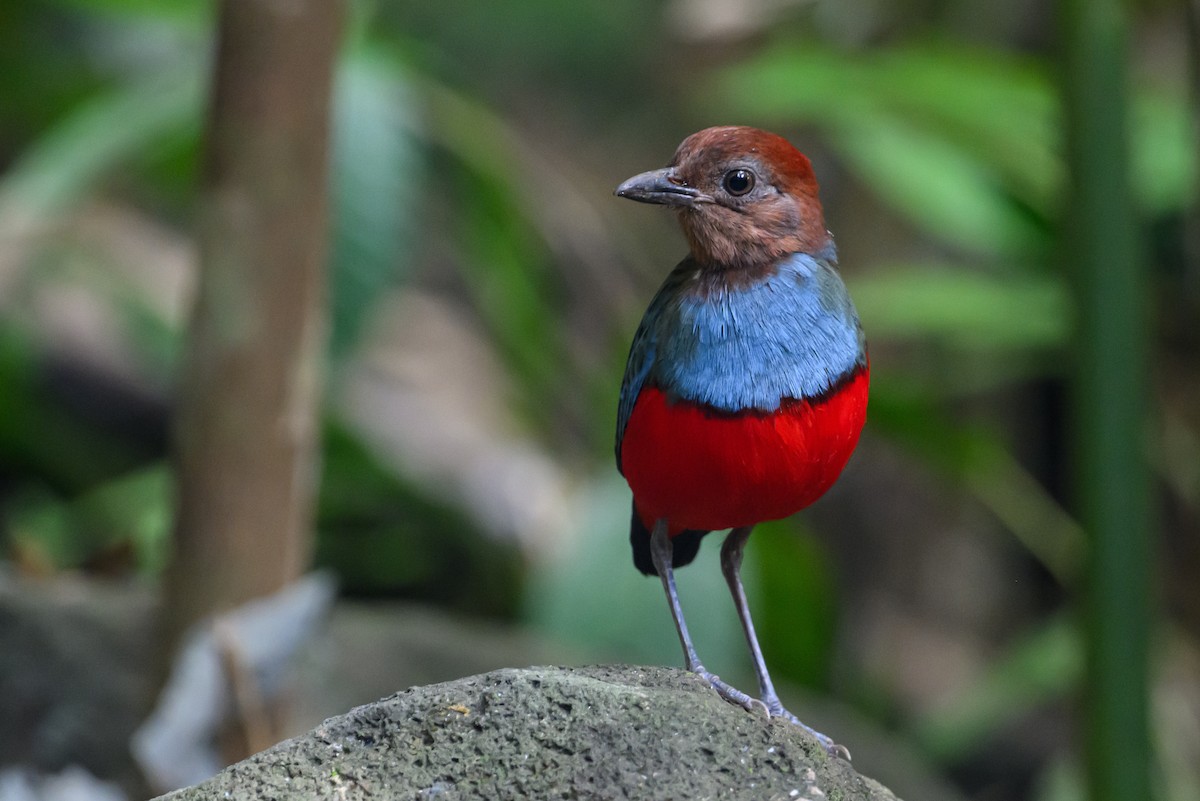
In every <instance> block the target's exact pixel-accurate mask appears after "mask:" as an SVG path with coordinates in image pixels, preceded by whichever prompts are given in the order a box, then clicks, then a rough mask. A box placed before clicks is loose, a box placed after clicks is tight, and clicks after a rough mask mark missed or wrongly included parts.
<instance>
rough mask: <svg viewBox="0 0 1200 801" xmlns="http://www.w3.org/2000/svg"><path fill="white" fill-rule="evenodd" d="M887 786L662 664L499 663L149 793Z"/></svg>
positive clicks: (653, 792)
mask: <svg viewBox="0 0 1200 801" xmlns="http://www.w3.org/2000/svg"><path fill="white" fill-rule="evenodd" d="M724 798H729V799H798V800H800V801H803V800H804V799H808V800H809V801H818V799H820V800H821V801H824V800H825V799H828V801H851V800H852V799H853V800H858V799H862V800H863V801H866V800H867V799H870V800H871V801H882V800H883V799H894V798H895V796H894V795H893V794H892V793H891V792H890V791H888V790H887V789H886V788H884V787H883V786H881V785H880V784H878V783H877V782H875V781H873V780H871V779H868V778H866V777H864V776H861V775H859V774H858V773H857V772H856V771H855V770H854V769H853V767H851V765H850V764H849V763H847V762H844V761H841V760H837V759H833V758H831V757H829V756H828V755H827V754H826V753H825V751H824V750H823V749H822V748H821V747H820V746H819V745H818V744H817V742H816V741H815V740H814V739H813V738H812V737H811V736H810V735H808V733H807V732H804V731H802V730H800V729H798V728H797V727H795V726H793V725H791V724H788V723H786V722H784V721H781V720H778V719H775V720H768V719H766V718H765V716H760V715H756V714H752V713H749V712H746V711H745V710H743V709H741V708H739V707H735V706H733V705H731V704H728V703H726V702H724V701H722V700H720V699H719V698H718V697H717V695H716V694H715V693H713V692H712V690H710V689H709V688H708V686H707V685H706V684H705V683H704V682H703V681H702V680H701V679H699V678H697V677H696V676H694V675H692V674H689V673H686V672H683V671H680V670H672V669H668V668H646V667H629V666H597V667H584V668H558V667H538V668H526V669H522V670H498V671H494V672H492V673H485V674H483V675H480V676H471V677H469V678H465V679H458V680H456V681H450V682H445V683H443V684H434V685H430V686H426V687H414V688H412V689H409V690H405V691H403V692H400V693H397V694H395V695H393V696H390V697H388V698H385V699H383V700H381V701H377V702H375V703H372V704H366V705H365V706H360V707H358V708H357V709H353V710H351V711H350V712H349V713H347V714H345V715H341V716H338V717H335V718H331V719H329V720H327V721H325V722H324V723H322V724H321V725H320V726H318V727H317V728H316V729H314V730H312V731H311V732H309V733H308V734H306V735H304V736H301V737H296V738H294V739H291V740H287V741H285V742H283V743H280V744H279V745H277V746H275V747H273V748H271V749H268V750H267V751H264V752H262V753H260V754H257V755H255V756H253V757H251V758H249V759H247V760H245V761H243V762H240V763H238V764H236V765H232V766H230V767H229V768H226V769H225V770H224V771H222V772H221V773H219V774H218V775H217V776H215V777H213V778H212V779H210V780H208V781H206V782H203V783H202V784H199V785H197V786H195V787H190V788H186V789H183V790H179V791H176V792H174V793H171V794H169V795H167V796H163V799H170V801H200V799H205V800H206V801H207V800H208V799H213V800H214V801H215V800H216V799H230V800H231V801H251V799H264V800H265V799H271V800H272V801H289V800H290V799H297V800H298V799H305V800H306V801H308V800H309V799H337V801H354V800H355V799H364V801H365V800H366V799H398V800H399V799H414V800H419V801H427V800H429V801H432V800H433V799H438V801H460V800H461V801H466V799H489V801H493V800H495V799H689V800H690V799H724Z"/></svg>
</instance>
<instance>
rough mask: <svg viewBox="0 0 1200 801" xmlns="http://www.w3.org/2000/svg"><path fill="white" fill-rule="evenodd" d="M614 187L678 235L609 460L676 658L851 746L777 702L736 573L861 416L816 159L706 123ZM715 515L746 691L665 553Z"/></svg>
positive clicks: (761, 135) (691, 540)
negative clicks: (674, 260)
mask: <svg viewBox="0 0 1200 801" xmlns="http://www.w3.org/2000/svg"><path fill="white" fill-rule="evenodd" d="M615 194H616V195H617V196H618V197H622V198H627V199H629V200H634V201H639V202H642V203H652V204H657V205H660V206H665V207H668V208H671V209H674V210H675V212H676V213H677V215H678V219H679V223H680V226H681V227H682V229H683V233H684V236H685V237H686V239H687V244H688V251H689V252H688V254H687V256H686V257H684V259H683V260H682V261H681V262H680V263H679V264H678V266H676V267H675V269H674V270H672V271H671V272H670V274H669V275H668V276H667V278H666V280H665V281H664V282H663V284H662V286H661V288H660V289H659V290H658V292H657V294H655V295H654V297H653V299H652V300H651V302H650V304H649V307H648V308H647V310H646V312H645V315H644V316H643V317H642V321H641V324H640V325H639V326H638V328H637V332H636V333H635V334H634V337H633V342H632V345H631V346H630V349H629V357H628V360H627V362H626V367H625V373H624V378H623V380H622V383H621V391H620V396H619V403H618V414H617V431H616V461H617V468H618V470H619V471H620V472H621V474H622V475H623V476H624V477H625V480H626V481H627V482H628V484H629V487H630V489H631V490H632V493H633V511H632V519H631V524H630V543H631V545H632V548H633V561H634V565H635V566H636V567H637V569H639V570H640V571H641V572H642V573H644V574H646V575H649V576H654V575H657V576H658V577H659V578H660V579H661V581H662V585H663V589H664V591H665V593H666V596H667V601H668V604H669V606H670V611H671V615H672V618H673V620H674V623H675V630H676V633H677V634H678V636H679V641H680V644H681V645H682V647H683V652H684V661H685V666H686V668H687V669H688V670H689V671H691V672H693V673H696V674H698V675H700V676H701V677H702V678H704V679H705V680H706V681H707V682H708V684H709V685H711V686H712V688H713V689H714V690H716V692H717V693H718V694H719V695H720V696H721V697H722V698H724V699H725V700H727V701H730V702H732V703H735V704H737V705H739V706H742V707H744V708H745V709H747V710H759V711H764V710H765V712H766V713H767V715H768V716H770V717H781V718H784V719H786V720H788V721H791V722H792V723H794V724H796V725H798V726H800V727H802V728H804V729H805V730H807V731H808V732H810V733H811V734H812V735H813V736H815V737H816V738H817V740H818V741H819V742H820V744H821V745H822V746H823V747H824V748H825V750H826V751H828V752H829V753H830V754H831V755H834V756H836V757H840V758H843V759H847V760H848V759H849V758H850V752H849V750H848V749H846V748H845V747H844V746H842V745H839V744H837V743H835V742H834V741H833V740H832V739H831V738H830V737H828V736H826V735H824V734H821V733H820V732H817V731H815V730H813V729H812V728H810V727H809V726H807V725H805V724H804V723H802V722H801V721H800V720H799V719H798V718H797V717H796V716H795V715H794V714H792V713H791V712H789V711H788V710H786V709H785V708H784V706H783V704H782V703H781V702H780V700H779V695H778V693H777V692H776V690H775V687H774V685H773V683H772V681H771V677H770V674H769V672H768V670H767V666H766V662H765V660H764V658H763V653H762V649H761V648H760V647H759V643H758V638H757V636H756V634H755V631H754V623H753V620H752V619H751V615H750V609H749V606H748V605H747V601H746V593H745V590H744V588H743V585H742V581H741V576H740V571H741V564H742V556H743V552H744V548H745V546H746V543H747V540H748V539H749V538H750V534H751V531H752V530H753V528H754V526H755V525H756V524H758V523H761V522H764V521H768V520H777V519H781V518H785V517H788V516H790V515H792V514H794V513H796V512H798V511H799V510H801V509H803V508H805V507H806V506H808V505H810V504H811V503H813V502H814V501H816V500H817V499H818V498H819V497H821V496H822V495H823V494H824V493H825V492H826V490H828V489H829V488H830V486H832V485H833V483H834V482H835V481H836V480H837V478H838V476H839V475H840V474H841V472H842V469H843V468H844V467H845V465H846V463H847V461H848V460H849V459H850V456H851V453H852V452H853V451H854V449H855V446H856V445H857V444H858V440H859V435H860V433H861V431H862V429H863V426H864V424H865V422H866V413H867V396H868V387H869V383H870V378H869V375H870V365H869V360H868V356H867V344H866V338H865V335H864V333H863V329H862V325H861V324H860V322H859V317H858V312H857V310H856V309H855V307H854V303H853V302H852V301H851V299H850V295H849V292H848V291H847V289H846V285H845V283H844V282H843V281H842V278H841V276H840V274H839V272H838V267H837V249H836V247H835V245H834V241H833V236H832V234H830V232H829V231H828V229H827V228H826V227H825V219H824V212H823V210H822V206H821V201H820V198H819V194H818V185H817V180H816V176H815V175H814V172H813V168H812V163H811V162H810V161H809V159H808V158H807V157H806V156H805V155H804V154H802V153H801V152H800V151H799V150H797V149H796V148H795V147H794V146H793V145H792V144H791V142H789V141H788V140H787V139H786V138H784V137H782V136H779V135H778V134H774V133H770V132H767V131H763V130H759V129H756V128H751V127H747V126H718V127H712V128H706V129H704V130H702V131H699V132H697V133H694V134H692V135H691V136H689V137H687V138H686V139H684V140H683V142H682V143H681V144H680V145H679V147H678V149H677V150H676V151H675V155H674V157H673V158H672V159H671V161H670V163H669V164H668V165H667V166H666V167H664V168H662V169H657V170H651V171H649V172H643V173H640V174H638V175H635V176H633V177H632V178H630V179H628V180H627V181H625V182H623V183H622V184H620V186H618V187H617V189H616V192H615ZM726 529H728V530H729V533H728V535H727V536H726V537H725V540H724V542H723V544H722V546H721V560H720V561H721V571H722V573H723V574H724V577H725V580H726V583H727V584H728V586H729V590H730V593H731V594H732V596H733V602H734V606H735V607H736V610H737V614H738V617H739V619H740V621H741V624H742V628H743V630H744V632H745V635H746V642H747V644H748V646H749V650H750V656H751V659H752V661H753V663H754V669H755V673H756V674H757V678H758V685H759V694H758V698H753V697H751V696H750V695H749V694H747V693H744V692H742V691H741V690H738V689H737V688H735V687H732V686H730V685H729V684H727V683H726V682H724V681H722V680H721V679H720V677H718V676H717V675H715V674H713V673H711V672H710V671H708V670H707V669H705V667H704V665H703V664H702V663H701V661H700V659H699V657H698V656H697V654H696V649H695V647H694V645H693V643H692V639H691V637H690V635H689V633H688V629H687V624H686V622H685V620H684V615H683V610H682V607H681V605H680V600H679V595H678V591H677V589H676V584H675V577H674V569H675V568H679V567H683V566H684V565H687V564H689V563H690V562H691V561H692V560H693V559H694V558H695V556H696V554H697V552H698V551H699V548H700V542H701V539H702V538H703V537H704V536H705V535H706V534H708V533H710V532H713V531H723V530H726Z"/></svg>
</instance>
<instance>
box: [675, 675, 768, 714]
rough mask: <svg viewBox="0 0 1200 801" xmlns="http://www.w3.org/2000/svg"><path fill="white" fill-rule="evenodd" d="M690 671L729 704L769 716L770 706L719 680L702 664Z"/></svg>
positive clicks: (718, 677) (719, 678)
mask: <svg viewBox="0 0 1200 801" xmlns="http://www.w3.org/2000/svg"><path fill="white" fill-rule="evenodd" d="M691 670H692V672H693V673H695V674H696V675H697V676H699V677H700V678H702V679H704V680H705V681H707V682H708V684H709V686H710V687H712V688H713V689H714V690H716V691H717V695H719V696H721V697H722V698H724V699H725V700H726V701H728V702H729V703H731V704H736V705H737V706H740V707H741V708H742V709H745V710H746V711H747V712H761V713H762V714H763V716H764V717H771V710H770V707H768V706H767V704H766V703H764V702H763V701H760V700H758V699H757V698H754V697H752V696H749V695H747V694H746V693H744V692H742V691H741V690H739V689H738V688H737V687H734V686H733V685H731V684H727V683H725V682H724V681H722V680H721V677H720V676H718V675H717V674H716V673H711V672H709V671H708V670H706V669H705V668H704V666H703V665H697V666H695V667H693V668H692V669H691Z"/></svg>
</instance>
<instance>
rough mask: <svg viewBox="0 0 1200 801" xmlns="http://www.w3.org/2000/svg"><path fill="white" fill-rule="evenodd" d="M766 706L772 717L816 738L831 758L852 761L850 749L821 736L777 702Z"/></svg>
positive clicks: (767, 703) (765, 703) (826, 736)
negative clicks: (782, 720) (780, 719)
mask: <svg viewBox="0 0 1200 801" xmlns="http://www.w3.org/2000/svg"><path fill="white" fill-rule="evenodd" d="M764 705H765V706H767V707H768V708H769V709H770V710H771V717H777V718H783V719H784V720H786V721H788V722H789V723H791V724H793V725H796V726H799V727H800V728H802V729H804V730H805V731H806V732H808V733H809V734H811V735H812V736H813V737H816V738H817V742H819V743H820V744H821V747H822V748H824V749H825V751H826V753H828V754H829V755H830V756H831V757H835V758H837V759H844V760H846V761H847V762H849V761H850V749H848V748H847V747H846V746H844V745H838V744H837V743H835V742H834V741H833V739H832V738H830V737H829V736H828V735H824V734H821V732H819V731H817V730H816V729H814V728H813V727H812V726H809V725H808V724H806V723H804V722H802V721H801V720H800V718H798V717H796V716H795V715H793V714H792V713H791V712H788V711H787V710H786V709H784V708H783V705H782V704H780V703H779V702H778V701H775V702H774V703H771V702H769V701H767V702H764Z"/></svg>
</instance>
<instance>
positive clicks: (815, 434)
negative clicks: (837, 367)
mask: <svg viewBox="0 0 1200 801" xmlns="http://www.w3.org/2000/svg"><path fill="white" fill-rule="evenodd" d="M868 384H869V378H868V372H867V370H866V369H865V368H864V369H863V370H861V371H860V372H858V373H856V374H855V375H854V376H852V377H851V378H850V380H849V381H848V382H846V383H844V384H842V385H841V386H840V387H838V389H837V390H836V391H835V392H833V393H831V394H830V395H827V396H825V397H823V398H821V399H820V400H817V401H812V402H810V401H797V400H785V401H784V403H783V404H782V406H781V407H780V408H779V410H778V411H775V412H740V413H736V414H729V413H722V412H716V411H713V410H711V409H708V408H706V407H701V406H697V405H696V404H693V403H688V402H684V401H680V402H675V403H672V402H670V401H668V399H667V397H666V395H664V394H663V393H662V392H661V391H660V390H659V389H657V388H653V387H652V388H649V389H645V390H643V391H642V393H641V395H639V396H638V399H637V403H636V404H635V405H634V408H633V412H632V414H630V416H629V423H628V425H627V426H626V428H625V437H624V439H623V440H622V441H621V468H622V471H623V472H624V474H625V478H626V480H627V481H628V482H629V486H630V487H631V488H632V489H633V498H634V503H635V505H636V506H637V509H638V514H639V515H640V516H641V518H642V522H643V523H644V524H645V525H646V527H647V528H652V527H653V526H654V522H655V521H656V520H658V519H660V518H663V517H665V518H667V521H668V522H669V524H670V531H671V534H672V535H674V534H676V533H678V532H679V531H682V530H683V529H685V528H692V529H701V530H705V531H711V530H719V529H726V528H733V527H735V526H748V525H752V524H754V523H760V522H762V521H764V520H777V519H779V518H781V517H787V516H788V515H791V514H794V513H795V512H798V511H799V510H801V509H803V508H804V507H806V506H808V505H809V504H810V503H812V502H813V501H815V500H816V499H817V498H819V497H821V496H822V495H823V494H824V493H825V491H826V490H827V489H829V487H830V486H832V484H833V482H834V481H836V480H837V477H838V475H840V474H841V472H842V468H843V467H845V466H846V462H847V460H849V458H850V454H851V453H852V452H853V451H854V446H855V445H856V444H857V443H858V435H859V432H861V431H862V427H863V423H864V422H865V420H866V416H867V386H868Z"/></svg>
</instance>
